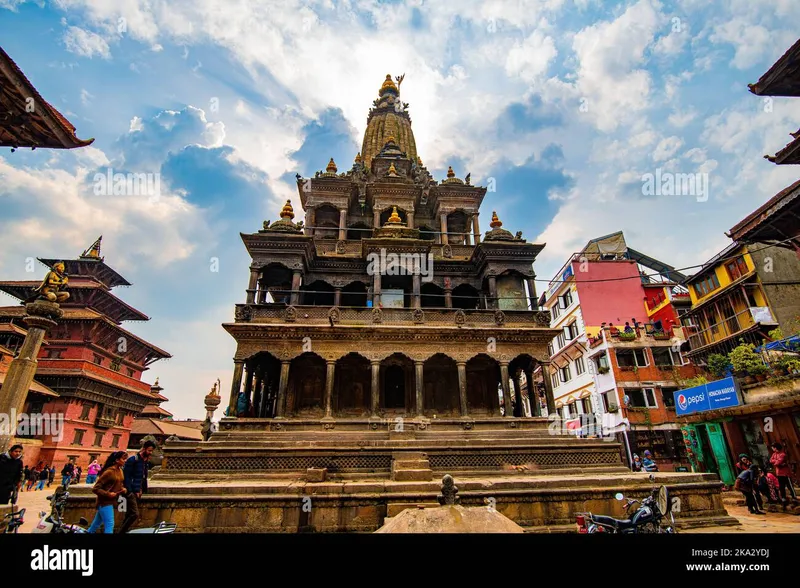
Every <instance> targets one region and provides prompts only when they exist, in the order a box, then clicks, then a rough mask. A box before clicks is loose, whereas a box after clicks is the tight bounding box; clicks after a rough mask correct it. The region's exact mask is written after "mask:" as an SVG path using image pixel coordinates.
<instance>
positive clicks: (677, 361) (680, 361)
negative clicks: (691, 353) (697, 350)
mask: <svg viewBox="0 0 800 588" xmlns="http://www.w3.org/2000/svg"><path fill="white" fill-rule="evenodd" d="M669 353H670V355H671V356H672V365H686V364H687V363H689V362H688V361H686V360H685V359H684V357H683V355H682V354H681V352H680V351H675V350H674V349H672V348H671V347H670V350H669Z"/></svg>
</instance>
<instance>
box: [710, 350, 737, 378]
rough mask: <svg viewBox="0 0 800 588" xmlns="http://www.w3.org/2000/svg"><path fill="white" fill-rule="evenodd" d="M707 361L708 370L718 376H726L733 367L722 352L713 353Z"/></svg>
mask: <svg viewBox="0 0 800 588" xmlns="http://www.w3.org/2000/svg"><path fill="white" fill-rule="evenodd" d="M706 363H707V364H708V371H710V372H711V373H712V374H714V375H715V376H716V377H718V378H724V377H725V374H727V373H728V371H729V370H730V368H731V362H730V361H729V360H728V358H727V357H726V356H725V355H722V354H721V353H712V354H711V355H709V356H708V358H707V359H706Z"/></svg>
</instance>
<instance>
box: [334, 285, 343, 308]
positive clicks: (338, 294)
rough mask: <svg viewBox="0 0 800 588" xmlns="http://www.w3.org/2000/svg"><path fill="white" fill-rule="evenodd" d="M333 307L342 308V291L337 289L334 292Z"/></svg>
mask: <svg viewBox="0 0 800 588" xmlns="http://www.w3.org/2000/svg"><path fill="white" fill-rule="evenodd" d="M333 305H334V306H341V305H342V289H341V288H335V289H334V290H333Z"/></svg>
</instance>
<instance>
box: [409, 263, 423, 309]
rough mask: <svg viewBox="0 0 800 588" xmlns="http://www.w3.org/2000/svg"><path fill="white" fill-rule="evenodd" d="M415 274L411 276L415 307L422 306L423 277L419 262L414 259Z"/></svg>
mask: <svg viewBox="0 0 800 588" xmlns="http://www.w3.org/2000/svg"><path fill="white" fill-rule="evenodd" d="M413 263H414V275H413V276H411V283H412V303H413V305H414V308H421V307H422V299H421V291H422V284H421V277H420V267H419V264H418V263H417V262H416V261H414V262H413Z"/></svg>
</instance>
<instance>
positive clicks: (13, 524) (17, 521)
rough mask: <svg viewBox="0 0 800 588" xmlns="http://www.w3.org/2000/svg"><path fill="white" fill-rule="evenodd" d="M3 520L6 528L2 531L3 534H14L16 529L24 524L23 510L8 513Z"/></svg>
mask: <svg viewBox="0 0 800 588" xmlns="http://www.w3.org/2000/svg"><path fill="white" fill-rule="evenodd" d="M3 520H5V521H6V523H5V524H6V528H5V529H4V530H3V533H16V532H17V529H19V528H20V527H21V526H22V523H24V522H25V509H24V508H23V509H20V510H18V511H16V512H10V513H8V514H7V515H6V516H4V517H3Z"/></svg>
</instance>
